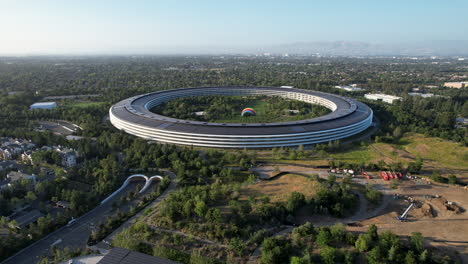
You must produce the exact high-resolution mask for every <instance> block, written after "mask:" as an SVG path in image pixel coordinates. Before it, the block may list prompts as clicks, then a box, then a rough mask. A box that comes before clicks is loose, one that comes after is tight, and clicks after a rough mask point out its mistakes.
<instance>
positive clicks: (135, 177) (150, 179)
mask: <svg viewBox="0 0 468 264" xmlns="http://www.w3.org/2000/svg"><path fill="white" fill-rule="evenodd" d="M154 179H159V180H161V181H162V180H163V179H164V178H163V177H162V176H159V175H155V176H151V177H148V176H146V175H143V174H133V175H130V176H129V177H128V178H127V179H126V180H125V181H124V183H123V184H122V186H120V188H119V189H117V190H116V191H115V192H113V193H112V194H111V195H109V196H108V197H107V198H106V199H104V200H102V202H101V204H103V203H105V202H107V201H109V200H110V199H111V198H112V197H114V196H115V195H117V194H118V193H119V192H120V191H122V190H123V189H124V188H125V187H127V185H128V184H129V183H130V182H131V181H135V180H145V185H144V186H143V188H141V190H140V191H139V192H138V193H143V192H144V191H146V190H147V189H148V188H149V187H150V186H151V183H152V182H153V180H154Z"/></svg>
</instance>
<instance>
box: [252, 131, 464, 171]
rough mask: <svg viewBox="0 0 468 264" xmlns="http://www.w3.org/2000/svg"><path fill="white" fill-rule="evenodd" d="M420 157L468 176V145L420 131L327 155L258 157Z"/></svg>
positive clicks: (311, 161) (308, 161)
mask: <svg viewBox="0 0 468 264" xmlns="http://www.w3.org/2000/svg"><path fill="white" fill-rule="evenodd" d="M418 157H420V158H422V159H423V161H424V165H423V169H426V170H428V171H432V170H439V171H440V172H442V173H445V174H451V173H454V174H457V175H459V176H463V177H468V148H467V147H464V146H462V145H460V144H457V143H455V142H451V141H448V140H443V139H440V138H435V137H426V136H424V135H421V134H415V133H407V134H406V135H405V136H404V137H403V138H402V139H401V140H400V142H399V143H397V144H390V143H373V144H370V145H367V146H356V145H354V146H351V147H350V148H348V149H346V150H342V151H339V152H338V153H331V154H327V155H326V156H324V157H317V156H313V157H309V158H305V159H303V160H275V159H272V158H271V155H269V154H268V153H266V152H265V153H262V155H259V157H258V159H259V160H263V161H269V162H275V161H276V162H288V163H297V164H305V165H327V164H328V160H337V161H343V162H348V163H361V162H362V163H366V164H368V163H370V162H373V163H377V162H379V161H380V160H384V161H385V162H386V163H394V162H401V163H402V164H403V165H407V164H408V163H409V162H413V161H415V160H416V159H417V158H418Z"/></svg>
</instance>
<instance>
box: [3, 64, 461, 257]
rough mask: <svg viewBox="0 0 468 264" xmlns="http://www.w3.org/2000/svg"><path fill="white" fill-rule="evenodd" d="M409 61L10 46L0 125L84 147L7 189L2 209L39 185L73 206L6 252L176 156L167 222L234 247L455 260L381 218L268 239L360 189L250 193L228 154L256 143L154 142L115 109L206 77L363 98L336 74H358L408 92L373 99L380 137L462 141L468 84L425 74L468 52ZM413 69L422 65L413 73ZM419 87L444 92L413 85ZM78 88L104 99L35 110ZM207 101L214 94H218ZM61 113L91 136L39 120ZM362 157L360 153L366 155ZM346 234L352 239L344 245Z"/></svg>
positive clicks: (171, 163) (10, 240)
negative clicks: (123, 127) (53, 169)
mask: <svg viewBox="0 0 468 264" xmlns="http://www.w3.org/2000/svg"><path fill="white" fill-rule="evenodd" d="M58 62H60V63H58ZM396 62H398V63H396ZM402 62H405V61H404V60H400V59H398V60H392V59H385V58H375V59H357V58H323V59H321V58H312V57H304V58H283V59H269V58H257V59H252V58H238V57H226V58H212V57H189V58H186V57H162V56H161V57H136V58H130V57H102V58H98V57H88V58H82V59H74V58H48V57H44V58H41V57H38V58H0V107H1V108H2V111H0V136H5V137H15V138H24V139H30V140H32V141H33V142H35V143H36V144H37V145H38V146H44V145H62V146H67V147H71V148H74V149H76V150H77V151H78V152H79V153H80V160H79V162H80V164H81V165H80V166H79V167H77V168H74V169H70V170H68V171H67V172H64V171H63V170H62V171H60V172H59V173H58V175H59V176H63V177H56V178H55V179H54V180H52V181H43V182H40V183H38V184H36V185H35V187H34V189H30V187H28V186H27V185H26V184H18V185H15V186H14V187H13V188H9V189H7V190H2V191H0V213H1V215H2V216H6V215H8V214H9V213H11V211H12V209H13V208H14V204H15V203H16V201H18V200H24V199H30V200H32V199H33V198H34V197H37V199H38V200H39V201H40V202H43V203H44V205H41V208H44V209H46V207H47V206H46V204H45V202H46V201H54V200H65V201H69V202H70V205H71V209H72V210H70V212H69V213H67V215H59V216H56V217H55V218H52V216H51V215H46V216H45V217H42V218H41V219H40V220H39V221H38V222H37V223H36V224H33V225H31V226H30V227H28V228H25V229H23V230H14V231H12V232H10V233H9V234H8V235H7V236H5V237H3V238H2V239H1V240H0V257H1V258H5V257H7V256H9V255H11V254H13V253H14V252H16V251H18V250H19V249H20V248H23V247H25V246H26V245H28V244H30V243H32V242H34V241H35V240H37V239H39V238H41V237H42V236H44V235H45V234H47V233H49V232H51V231H52V230H54V229H55V228H58V227H60V226H62V225H64V224H65V223H66V221H67V219H69V218H70V217H72V216H79V215H81V214H83V213H85V212H87V211H89V210H90V209H92V208H94V207H95V206H96V205H97V204H98V203H99V201H100V200H101V199H102V198H104V197H106V196H107V195H109V194H110V193H111V192H112V191H114V190H115V189H116V188H118V186H120V185H121V183H122V182H123V181H124V179H125V177H126V176H128V174H129V171H130V169H137V170H140V171H142V172H145V171H146V170H148V169H150V168H169V169H170V170H172V171H174V173H176V175H177V184H178V185H179V186H180V188H181V189H180V190H181V191H177V192H176V193H174V194H173V195H171V196H170V197H169V198H168V199H167V202H165V203H164V204H163V207H162V208H161V212H160V214H161V216H162V218H161V219H160V220H159V223H158V224H159V225H161V226H165V227H174V226H175V225H177V226H176V227H184V228H186V229H187V230H189V231H190V232H192V233H194V234H200V233H203V234H206V236H207V237H209V238H212V239H214V240H217V241H223V242H227V243H229V245H230V248H231V249H232V252H233V253H232V254H233V255H234V256H240V255H242V254H244V253H245V252H246V250H248V248H249V246H251V247H252V246H254V245H259V244H261V243H262V242H263V245H264V246H263V247H264V251H263V252H262V256H261V259H262V262H264V263H276V262H277V261H281V262H278V263H287V262H291V263H320V262H322V263H334V262H344V263H348V262H349V263H352V261H353V260H355V259H356V258H365V259H367V261H368V262H369V263H449V261H448V260H446V259H443V258H438V257H437V256H436V255H433V254H432V252H431V251H430V250H426V249H425V248H423V247H422V246H420V244H421V243H420V242H419V241H420V240H421V238H420V235H417V234H415V235H414V237H415V238H411V239H410V241H409V242H406V241H402V240H401V239H400V238H398V237H395V235H393V234H387V233H382V234H380V235H377V233H376V231H374V230H371V231H369V232H368V233H366V234H359V235H356V234H354V233H349V232H344V231H343V230H341V229H340V228H335V227H330V228H312V227H310V226H306V227H301V228H298V229H296V231H295V232H294V233H293V235H292V238H288V239H274V238H271V239H266V240H265V241H264V237H266V236H268V234H266V233H265V232H264V231H262V230H263V229H264V228H268V227H275V226H276V227H277V226H279V225H281V224H291V223H293V222H294V219H293V215H294V212H295V211H296V210H297V208H298V207H300V206H301V205H304V204H309V205H312V206H313V208H314V210H315V211H316V212H317V213H323V214H330V215H334V216H338V217H339V216H342V215H343V214H345V213H346V210H352V208H353V207H354V206H355V204H354V202H353V200H354V199H355V197H354V195H353V194H351V193H350V191H349V189H348V187H347V186H346V183H337V182H333V181H325V182H322V183H320V184H321V185H322V189H321V191H320V192H319V193H318V196H317V197H316V198H315V199H313V200H306V199H304V197H303V196H302V195H301V194H300V193H292V194H291V196H290V197H288V201H287V202H285V203H280V204H274V203H271V202H270V201H269V199H268V198H267V197H252V198H249V199H248V201H245V202H240V201H239V200H238V196H239V194H238V191H239V188H240V186H241V185H242V184H245V182H248V181H249V179H248V177H249V176H248V175H247V174H246V173H245V172H243V171H235V170H233V169H230V168H227V165H230V166H232V165H234V166H238V165H239V166H240V167H242V168H246V167H248V166H249V165H251V164H255V163H256V157H255V156H254V155H250V154H249V153H245V152H243V151H239V152H238V153H225V152H222V151H215V150H206V151H198V150H195V149H192V148H182V147H178V146H172V145H161V144H148V142H147V141H145V140H142V139H137V138H135V137H133V136H130V135H127V134H125V133H124V132H122V131H117V130H116V129H115V128H113V127H112V126H111V125H109V123H108V122H106V121H105V116H106V114H107V113H108V110H109V107H110V106H111V105H112V104H113V103H115V102H117V101H119V100H122V99H124V98H127V97H130V96H134V95H137V94H142V93H147V92H153V91H158V90H164V89H171V88H180V87H194V86H207V85H263V86H268V85H271V86H281V85H292V86H295V87H297V88H302V89H313V90H318V91H324V92H329V93H336V94H340V95H346V96H351V97H354V98H356V99H358V100H363V101H364V98H363V93H355V94H347V93H345V92H344V91H341V90H337V89H334V88H333V86H334V85H339V84H349V83H357V84H359V86H361V87H363V88H365V89H367V91H371V92H372V91H375V92H377V91H379V92H384V93H388V94H394V95H400V96H403V97H404V98H403V100H402V101H401V102H399V103H397V104H395V105H386V104H383V103H379V102H372V101H365V103H367V104H369V106H371V108H372V109H373V110H374V113H375V115H376V117H377V118H378V119H379V121H380V124H381V131H380V132H379V133H378V134H377V138H376V139H378V140H382V141H391V142H395V141H396V140H398V138H399V137H401V135H402V133H404V132H409V131H412V132H418V133H422V134H426V135H430V136H436V137H441V138H444V139H448V140H452V141H456V142H460V143H462V144H464V145H465V146H466V145H467V144H468V134H467V133H468V132H467V131H468V130H467V129H466V128H455V121H454V120H455V118H456V117H467V116H468V90H467V89H466V88H465V89H448V88H431V89H433V90H428V89H429V88H425V87H426V85H439V86H440V85H441V84H442V83H443V82H444V81H445V80H449V79H450V78H451V77H452V76H454V75H463V74H465V75H466V74H467V71H468V68H467V67H466V62H452V63H447V64H439V65H433V64H431V61H430V60H418V62H411V63H402ZM219 69H222V70H219ZM407 72H411V73H412V74H406V73H407ZM414 87H420V88H421V90H422V91H426V92H428V91H430V92H433V93H436V94H439V95H442V96H443V97H435V98H416V97H410V96H407V93H408V92H411V89H412V88H414ZM77 94H98V95H99V96H98V97H93V99H92V100H93V101H96V102H101V104H94V105H90V106H89V107H64V106H63V105H61V104H59V107H58V108H57V109H54V110H45V111H44V110H29V106H30V105H31V104H32V103H34V102H37V101H41V100H43V98H44V97H45V96H57V95H77ZM71 100H72V101H73V100H74V99H71ZM181 100H189V101H187V102H182V101H173V102H170V103H169V104H171V105H173V107H174V109H177V107H178V106H179V105H180V103H186V104H185V105H183V107H181V110H179V112H177V111H174V112H173V113H167V114H168V115H175V116H176V117H177V116H180V117H184V118H185V117H187V114H190V113H191V112H193V111H196V110H197V108H195V107H192V106H189V107H187V105H191V104H192V103H193V102H191V101H190V100H191V99H181ZM216 100H218V101H219V102H217V103H216V104H215V105H216V108H215V109H213V113H216V112H218V113H219V112H220V110H219V109H223V110H226V111H227V112H228V113H231V114H235V115H240V111H239V109H237V108H235V107H234V108H231V107H229V104H232V105H236V104H237V103H236V102H235V101H229V100H230V99H227V98H224V99H219V98H213V101H216ZM269 100H270V99H269ZM271 100H278V99H271ZM206 103H207V104H209V103H208V101H207V102H206ZM211 104H213V103H211ZM276 104H278V105H280V106H281V107H278V108H268V109H269V110H268V111H272V112H273V111H276V110H278V111H279V112H278V114H279V115H282V114H283V113H281V110H284V109H297V110H300V111H301V112H303V113H307V111H306V110H305V109H308V106H306V105H302V104H300V103H297V102H291V101H286V100H279V101H275V102H274V105H276ZM272 105H273V103H272ZM246 107H248V105H247V106H246ZM310 109H311V110H309V111H310V113H313V114H322V113H325V112H322V111H323V110H320V109H316V110H314V109H313V108H310ZM210 111H211V110H208V112H210ZM207 117H209V116H207ZM210 118H214V119H216V118H220V117H218V116H214V117H210ZM56 119H62V120H68V121H70V122H73V123H75V124H78V125H79V126H80V127H82V128H83V129H82V130H80V131H79V132H78V134H79V135H82V136H85V137H87V138H86V139H83V140H79V141H68V140H66V139H65V138H64V137H61V136H57V135H54V134H53V133H51V132H39V131H36V130H35V128H36V127H37V121H38V120H56ZM338 145H339V144H335V143H334V142H331V143H330V144H328V145H326V144H325V145H321V146H318V147H317V151H331V152H333V151H338V150H339V146H338ZM284 152H285V151H276V153H277V155H279V156H281V155H285V154H283V153H284ZM278 153H279V154H278ZM287 155H288V156H291V158H292V159H293V158H294V157H298V156H301V155H302V156H303V155H305V152H304V151H298V150H291V151H288V152H287ZM36 158H37V159H38V160H40V161H44V162H46V163H50V164H55V163H57V158H56V157H54V156H53V154H51V153H43V154H41V155H38V156H37V157H36ZM361 165H362V164H350V166H357V167H358V166H361ZM397 165H398V164H385V163H383V164H365V165H363V166H374V167H375V166H380V167H379V168H383V167H385V166H387V167H388V166H397ZM410 165H411V166H409V167H408V168H407V169H408V171H418V169H419V170H420V168H421V164H420V162H419V161H418V160H416V161H415V162H413V163H412V164H410ZM32 169H33V170H37V169H38V168H32ZM434 177H437V175H435V176H434ZM451 180H452V181H453V179H451ZM455 181H456V179H455ZM73 182H78V183H82V184H85V185H87V186H89V190H83V189H80V188H77V187H76V184H73ZM31 193H32V194H31ZM33 195H34V196H33ZM366 196H368V199H370V200H375V201H378V200H379V198H380V197H378V196H379V195H378V194H375V193H372V192H370V191H369V192H368V193H366ZM220 206H222V207H224V208H225V209H226V210H227V212H228V213H226V212H224V211H221V210H220V209H219V208H218V207H220ZM44 211H47V210H44ZM0 225H1V226H2V227H3V228H6V229H10V230H13V229H14V228H12V227H11V226H9V223H8V221H6V219H5V218H2V220H1V222H0ZM115 225H117V224H116V223H114V222H112V221H110V222H109V223H103V224H102V226H101V230H99V232H97V233H96V234H95V237H93V238H91V240H97V239H99V238H101V237H102V236H103V235H102V234H105V233H106V232H108V229H109V228H112V227H113V226H115ZM340 230H341V231H340ZM298 233H300V234H298ZM29 234H31V236H28V235H29ZM31 237H32V238H31ZM239 239H240V240H241V241H242V242H244V241H247V246H246V247H243V246H242V245H241V244H242V243H241V242H239ZM413 240H414V241H413ZM249 243H250V244H249ZM137 246H138V245H136V249H138V247H137ZM344 246H346V247H347V248H346V249H343V247H344ZM315 247H320V252H319V253H318V252H312V253H311V249H313V248H315ZM143 249H145V248H144V247H143ZM146 249H147V248H146ZM143 251H144V250H143ZM166 251H170V249H167V250H166ZM166 251H164V250H163V249H161V248H157V249H154V251H151V252H149V253H151V254H155V255H164V254H166V255H170V254H173V252H172V253H171V252H166ZM174 254H175V253H174ZM174 254H173V255H174ZM187 258H188V259H189V260H190V258H193V259H196V258H202V257H201V256H197V255H194V254H192V256H190V255H188V256H187V254H185V259H187ZM284 261H286V262H284ZM350 261H351V262H350Z"/></svg>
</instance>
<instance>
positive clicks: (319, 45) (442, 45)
mask: <svg viewBox="0 0 468 264" xmlns="http://www.w3.org/2000/svg"><path fill="white" fill-rule="evenodd" d="M258 51H259V52H269V53H289V54H316V53H318V54H321V55H336V56H378V55H388V56H401V55H407V56H465V55H468V41H432V42H427V43H399V44H389V43H383V44H382V43H368V42H352V41H333V42H296V43H291V44H284V45H275V46H270V47H264V48H260V49H258Z"/></svg>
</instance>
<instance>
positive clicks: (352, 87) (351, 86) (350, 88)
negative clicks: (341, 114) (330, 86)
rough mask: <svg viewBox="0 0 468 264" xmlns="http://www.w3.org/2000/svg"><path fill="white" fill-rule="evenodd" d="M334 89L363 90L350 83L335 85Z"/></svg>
mask: <svg viewBox="0 0 468 264" xmlns="http://www.w3.org/2000/svg"><path fill="white" fill-rule="evenodd" d="M335 88H336V89H341V90H345V91H347V92H358V91H363V90H364V89H362V88H359V87H357V85H356V84H351V85H344V86H343V85H337V86H335Z"/></svg>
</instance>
